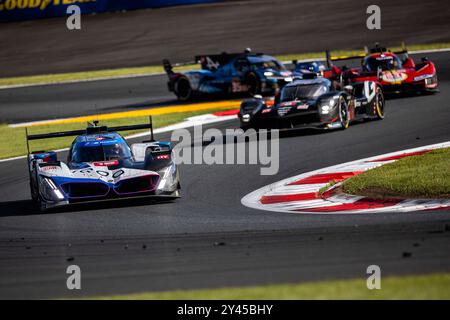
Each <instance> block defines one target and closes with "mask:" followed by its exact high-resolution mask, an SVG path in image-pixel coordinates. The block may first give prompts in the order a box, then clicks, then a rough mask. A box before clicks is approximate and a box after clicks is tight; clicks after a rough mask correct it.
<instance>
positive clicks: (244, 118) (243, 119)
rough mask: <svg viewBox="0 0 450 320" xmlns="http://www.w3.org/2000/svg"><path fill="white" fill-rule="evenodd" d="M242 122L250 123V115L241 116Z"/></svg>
mask: <svg viewBox="0 0 450 320" xmlns="http://www.w3.org/2000/svg"><path fill="white" fill-rule="evenodd" d="M242 121H244V122H248V121H250V115H249V114H244V115H243V116H242Z"/></svg>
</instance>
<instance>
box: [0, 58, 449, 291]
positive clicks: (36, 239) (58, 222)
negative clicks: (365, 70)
mask: <svg viewBox="0 0 450 320" xmlns="http://www.w3.org/2000/svg"><path fill="white" fill-rule="evenodd" d="M429 57H430V58H431V59H433V60H435V61H436V64H437V67H438V71H439V79H440V81H441V82H440V90H441V92H440V93H439V94H436V95H431V96H416V97H404V98H397V99H391V100H389V101H387V105H386V108H387V110H386V118H385V119H384V120H383V121H374V122H367V123H363V124H356V125H354V126H351V127H350V128H349V129H348V130H345V131H334V132H326V133H320V132H310V131H300V132H296V133H295V134H289V135H286V136H284V137H283V138H282V139H281V140H280V170H279V173H278V174H277V175H275V176H261V175H259V166H256V165H213V166H208V165H182V166H181V168H180V171H181V182H182V198H181V199H179V200H177V201H175V202H172V203H150V202H148V201H147V202H143V201H133V202H130V201H128V202H119V203H117V202H114V203H109V204H102V205H95V206H94V205H92V204H91V205H86V206H82V207H76V208H75V207H74V208H72V209H69V210H65V211H60V212H50V213H46V214H40V213H38V212H37V211H36V210H35V209H34V208H33V206H32V203H31V200H30V199H29V191H28V177H27V171H26V170H27V169H26V162H25V161H24V160H16V161H10V162H3V163H0V173H1V175H0V199H1V202H0V288H1V289H0V298H51V297H74V296H85V295H98V294H117V293H128V292H142V291H155V290H158V291H160V290H171V289H188V288H205V287H223V286H240V285H254V284H267V283H284V282H299V281H312V280H325V279H345V278H355V277H365V276H366V268H367V266H368V265H371V264H377V265H379V266H380V267H381V269H382V275H383V276H386V275H397V274H421V273H428V272H438V271H447V272H448V271H450V254H449V252H450V231H449V230H450V216H449V213H450V212H449V211H430V212H416V213H407V214H400V213H396V214H392V213H382V214H370V215H356V214H355V215H339V214H332V215H300V214H299V215H293V214H283V213H274V212H267V211H258V210H253V209H249V208H247V207H244V206H242V205H241V203H240V200H241V198H242V197H243V196H244V195H246V194H247V193H249V192H251V191H253V190H255V189H257V188H260V187H262V186H264V185H267V184H269V183H272V182H275V181H278V180H281V179H284V178H287V177H290V176H293V175H296V174H299V173H302V172H307V171H311V170H314V169H319V168H321V167H325V166H330V165H333V164H338V163H341V162H346V161H351V160H355V159H359V158H363V157H369V156H375V155H378V154H382V153H387V152H392V151H397V150H401V149H406V148H412V147H417V146H422V145H427V144H432V143H438V142H443V141H448V140H450V108H449V104H448V101H449V99H450V70H449V68H450V63H449V60H450V59H449V53H440V54H433V55H431V54H430V55H429ZM159 80H160V79H158V78H157V77H152V78H141V79H131V80H120V81H121V83H124V82H125V83H126V81H131V82H132V81H144V82H145V81H155V82H156V81H159ZM115 81H119V80H115ZM82 85H84V84H80V86H82ZM86 85H87V84H86ZM96 85H98V86H100V88H99V90H102V87H104V89H103V90H106V89H105V88H106V87H107V85H105V83H104V82H95V83H89V86H96ZM161 85H163V84H161ZM64 87H65V86H62V88H63V89H60V90H64ZM48 88H51V90H59V89H54V88H53V87H48ZM143 88H144V86H143V87H142V88H140V89H139V90H143ZM21 90H25V89H21ZM26 90H30V92H31V91H32V90H34V88H28V89H26ZM140 92H141V91H140ZM2 94H3V93H2ZM118 94H119V93H118ZM141 94H142V97H141V96H140V95H139V93H138V94H137V96H136V97H134V98H133V99H136V101H138V100H139V99H141V98H142V99H144V100H145V99H146V97H145V96H144V95H145V94H144V93H143V91H142V92H141ZM158 94H161V98H160V99H161V101H163V99H164V98H165V96H164V93H163V91H162V90H160V89H157V92H156V95H158ZM130 96H131V95H130ZM42 97H43V99H49V98H48V97H45V95H44V93H42ZM119 98H120V97H119ZM121 98H123V99H124V100H126V99H128V98H127V96H125V97H121ZM129 99H131V98H129ZM158 99H159V97H158ZM26 100H27V99H26V98H23V101H26ZM56 100H57V99H56V98H55V103H56ZM120 103H121V102H117V105H119V104H120ZM133 103H134V102H133ZM133 103H131V104H133ZM28 108H30V106H29V107H28ZM45 112H47V111H45V110H44V111H43V113H44V114H45ZM80 112H81V111H80ZM10 115H11V117H12V115H13V113H12V112H11V113H10ZM47 115H48V114H47ZM2 117H5V118H8V117H10V116H6V115H4V110H3V111H2ZM33 117H34V115H33ZM11 119H12V118H11ZM16 120H17V121H18V120H20V119H19V118H17V119H16ZM237 126H238V122H237V121H228V122H224V123H221V124H220V125H215V127H218V128H219V129H222V130H223V129H225V128H234V127H237ZM158 138H160V139H167V138H169V135H168V134H165V135H161V136H159V137H158ZM63 157H64V155H61V158H63ZM71 264H77V265H79V266H80V267H81V270H82V290H80V291H77V292H73V291H69V290H67V289H66V276H67V275H66V273H65V271H66V268H67V266H68V265H71ZM362 285H364V283H362Z"/></svg>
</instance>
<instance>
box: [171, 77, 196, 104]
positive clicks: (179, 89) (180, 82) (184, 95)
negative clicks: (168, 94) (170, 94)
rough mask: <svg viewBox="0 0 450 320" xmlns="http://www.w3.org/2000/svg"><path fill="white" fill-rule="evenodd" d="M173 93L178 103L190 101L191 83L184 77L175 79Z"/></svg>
mask: <svg viewBox="0 0 450 320" xmlns="http://www.w3.org/2000/svg"><path fill="white" fill-rule="evenodd" d="M174 91H175V94H176V95H177V98H178V100H180V101H188V100H190V99H192V87H191V83H190V82H189V79H188V78H186V77H180V78H179V79H177V81H176V82H175V85H174Z"/></svg>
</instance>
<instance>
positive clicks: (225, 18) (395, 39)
mask: <svg viewBox="0 0 450 320" xmlns="http://www.w3.org/2000/svg"><path fill="white" fill-rule="evenodd" d="M371 4H373V2H371V1H370V0H363V1H354V0H321V1H319V2H317V1H299V0H277V1H273V0H228V1H223V2H219V3H212V4H200V5H191V6H178V7H169V8H161V9H155V10H135V11H129V12H117V13H106V14H99V15H84V16H83V17H82V22H81V30H80V31H75V32H73V31H68V30H67V28H66V18H65V17H61V18H53V19H42V20H35V21H26V22H24V21H21V22H13V23H4V24H2V26H1V28H2V32H1V33H0V43H1V44H2V47H1V49H0V70H1V73H0V74H1V76H2V77H9V76H20V75H33V74H48V73H60V72H71V71H85V70H98V69H110V68H123V67H133V66H147V65H152V64H158V63H161V60H162V59H163V58H170V59H171V60H172V61H174V62H182V61H191V60H192V59H193V58H194V56H195V55H198V54H210V53H214V52H217V53H220V52H222V51H224V50H225V51H228V52H231V51H235V52H236V51H237V52H240V51H242V50H244V48H247V47H251V48H253V49H254V50H255V51H258V52H261V51H262V52H271V53H273V54H285V53H298V52H321V51H323V50H324V49H326V48H328V49H333V50H335V49H360V48H362V47H363V46H364V45H368V44H370V43H373V42H375V41H382V42H383V43H384V45H386V46H397V45H399V44H400V42H402V41H406V43H419V44H420V43H437V42H446V41H447V42H448V41H449V39H450V11H449V9H448V5H447V2H446V1H443V0H427V1H423V0H396V1H391V0H378V1H377V3H376V4H377V5H378V6H380V7H381V8H382V26H381V30H375V31H373V30H368V29H367V28H365V26H366V19H367V14H366V9H367V7H368V6H369V5H371ZM199 17H201V18H200V19H199Z"/></svg>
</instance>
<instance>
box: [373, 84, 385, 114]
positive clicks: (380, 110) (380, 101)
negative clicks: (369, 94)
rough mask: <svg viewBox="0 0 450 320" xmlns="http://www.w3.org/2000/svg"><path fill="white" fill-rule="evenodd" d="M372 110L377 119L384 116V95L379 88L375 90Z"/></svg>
mask: <svg viewBox="0 0 450 320" xmlns="http://www.w3.org/2000/svg"><path fill="white" fill-rule="evenodd" d="M373 103H374V111H375V114H376V116H377V119H379V120H381V119H383V118H384V95H383V92H381V90H380V89H378V90H377V94H376V96H375V100H374V102H373Z"/></svg>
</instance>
